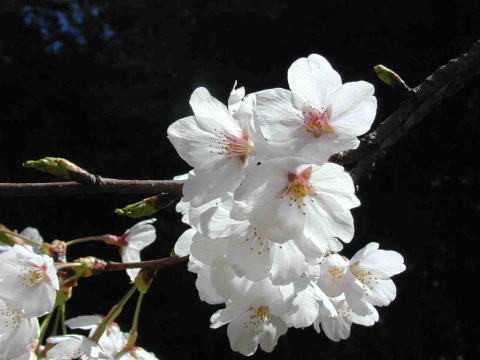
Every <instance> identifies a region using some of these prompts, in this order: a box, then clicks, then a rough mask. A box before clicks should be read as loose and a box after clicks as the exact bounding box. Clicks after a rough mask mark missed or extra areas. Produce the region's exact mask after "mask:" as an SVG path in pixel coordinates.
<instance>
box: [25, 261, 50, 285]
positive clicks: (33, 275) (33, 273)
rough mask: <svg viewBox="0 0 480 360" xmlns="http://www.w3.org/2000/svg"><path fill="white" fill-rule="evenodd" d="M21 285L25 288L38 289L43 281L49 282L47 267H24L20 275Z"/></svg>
mask: <svg viewBox="0 0 480 360" xmlns="http://www.w3.org/2000/svg"><path fill="white" fill-rule="evenodd" d="M18 278H19V280H20V284H21V285H22V286H24V287H27V288H30V287H38V286H40V284H41V282H42V281H49V280H50V279H49V278H48V275H47V266H46V265H42V266H37V265H32V266H31V267H23V268H22V269H21V270H20V274H18Z"/></svg>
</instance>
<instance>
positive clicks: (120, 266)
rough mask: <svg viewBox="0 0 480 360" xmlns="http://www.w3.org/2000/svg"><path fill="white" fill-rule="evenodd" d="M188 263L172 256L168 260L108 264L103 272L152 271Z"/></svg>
mask: <svg viewBox="0 0 480 360" xmlns="http://www.w3.org/2000/svg"><path fill="white" fill-rule="evenodd" d="M186 261H188V255H187V256H180V257H178V256H172V257H168V258H163V259H158V260H150V261H140V262H135V263H118V262H108V263H107V265H106V266H105V269H103V271H121V270H126V269H154V270H161V269H163V268H166V267H167V266H170V265H174V264H178V263H182V262H186Z"/></svg>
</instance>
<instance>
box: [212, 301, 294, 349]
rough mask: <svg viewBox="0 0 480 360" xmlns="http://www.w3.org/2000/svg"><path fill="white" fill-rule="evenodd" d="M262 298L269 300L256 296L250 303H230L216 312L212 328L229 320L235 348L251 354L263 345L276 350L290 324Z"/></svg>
mask: <svg viewBox="0 0 480 360" xmlns="http://www.w3.org/2000/svg"><path fill="white" fill-rule="evenodd" d="M262 300H265V299H256V301H254V302H253V303H250V304H246V303H242V302H229V303H227V305H226V308H225V309H222V310H219V311H217V312H216V313H215V314H213V315H212V317H211V319H210V321H211V322H212V325H211V327H212V328H214V329H216V328H218V327H220V326H223V325H225V324H227V323H228V327H227V334H228V339H229V340H230V346H231V348H232V350H233V351H238V352H239V353H241V354H242V355H245V356H249V355H252V354H254V353H255V352H256V350H257V348H258V346H259V345H260V348H261V349H262V350H263V351H266V352H272V351H273V349H274V348H275V346H276V345H277V342H278V338H279V337H280V336H282V335H283V334H285V333H286V332H287V329H288V328H287V325H286V324H285V323H284V322H283V321H282V319H281V318H280V317H279V316H278V315H277V314H275V313H274V312H272V309H271V307H270V306H269V305H268V304H267V302H266V301H262Z"/></svg>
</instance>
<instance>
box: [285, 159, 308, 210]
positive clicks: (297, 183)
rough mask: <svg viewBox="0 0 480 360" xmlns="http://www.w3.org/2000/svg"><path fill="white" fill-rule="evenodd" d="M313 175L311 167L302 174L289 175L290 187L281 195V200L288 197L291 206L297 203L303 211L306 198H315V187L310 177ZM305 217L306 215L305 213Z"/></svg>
mask: <svg viewBox="0 0 480 360" xmlns="http://www.w3.org/2000/svg"><path fill="white" fill-rule="evenodd" d="M311 175H312V167H311V166H309V167H308V168H306V169H305V170H303V171H302V172H301V173H300V174H295V173H289V174H288V186H287V187H286V189H285V190H283V192H282V193H281V194H280V199H284V198H285V197H288V199H289V204H288V205H289V206H292V205H293V203H296V206H297V207H298V208H299V209H301V208H302V206H305V202H304V198H305V196H315V195H316V192H315V189H314V187H313V186H312V185H311V184H310V182H309V180H310V176H311ZM303 215H305V213H303Z"/></svg>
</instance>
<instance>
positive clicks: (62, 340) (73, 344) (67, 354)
mask: <svg viewBox="0 0 480 360" xmlns="http://www.w3.org/2000/svg"><path fill="white" fill-rule="evenodd" d="M47 344H51V345H53V346H52V347H51V348H50V349H49V350H48V351H47V358H48V359H51V360H69V359H77V358H79V359H81V360H99V359H109V360H110V359H113V358H112V357H111V356H110V355H109V354H106V353H105V352H103V350H102V348H101V347H100V346H99V345H98V344H96V343H94V342H93V341H91V340H89V339H88V338H86V337H85V336H82V335H63V336H53V337H50V338H48V339H47ZM48 346H49V345H47V347H48Z"/></svg>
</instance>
